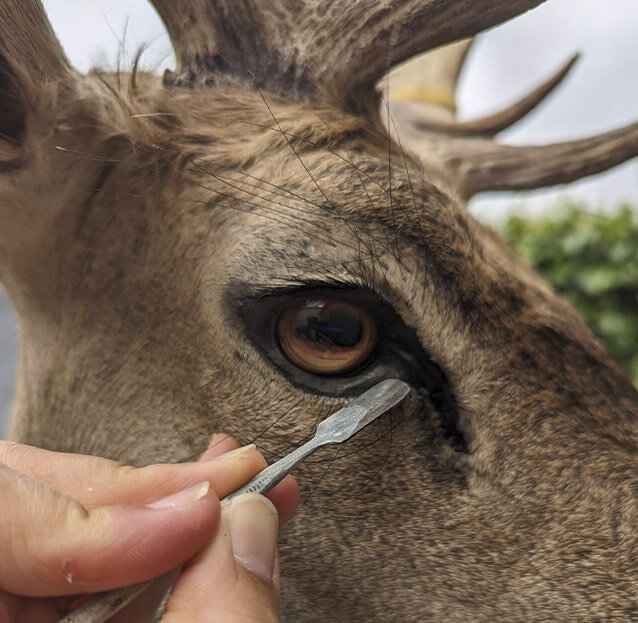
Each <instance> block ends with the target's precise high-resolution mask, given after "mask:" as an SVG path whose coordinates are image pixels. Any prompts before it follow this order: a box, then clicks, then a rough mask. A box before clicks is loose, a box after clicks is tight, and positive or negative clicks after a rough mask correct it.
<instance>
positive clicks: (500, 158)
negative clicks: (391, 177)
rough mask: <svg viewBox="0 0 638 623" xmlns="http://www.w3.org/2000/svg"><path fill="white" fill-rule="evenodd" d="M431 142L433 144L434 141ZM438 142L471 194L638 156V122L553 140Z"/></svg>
mask: <svg viewBox="0 0 638 623" xmlns="http://www.w3.org/2000/svg"><path fill="white" fill-rule="evenodd" d="M425 145H427V146H428V147H429V148H432V143H431V142H426V143H425ZM425 145H424V147H425ZM438 146H439V150H438V151H439V153H438V155H439V157H441V158H442V160H443V162H444V164H445V166H446V168H447V169H448V170H449V171H451V172H452V173H453V175H455V177H456V178H457V179H459V181H460V182H461V187H462V189H463V194H464V195H465V196H466V197H467V198H469V197H471V196H473V195H475V194H476V193H479V192H481V191H486V190H531V189H534V188H541V187H543V186H552V185H555V184H564V183H567V182H572V181H574V180H577V179H580V178H581V177H586V176H587V175H593V174H594V173H600V172H601V171H606V170H607V169H610V168H611V167H614V166H616V165H617V164H620V163H622V162H625V161H626V160H629V159H630V158H633V157H635V156H638V122H636V123H633V124H631V125H628V126H625V127H623V128H620V129H616V130H612V131H610V132H606V133H604V134H599V135H598V136H594V137H590V138H585V139H581V140H576V141H567V142H564V143H555V144H552V145H542V146H536V145H534V146H522V147H518V146H508V145H499V144H497V143H494V142H492V141H490V140H487V139H451V140H448V141H446V142H445V143H443V142H442V143H439V145H438ZM435 149H436V147H435Z"/></svg>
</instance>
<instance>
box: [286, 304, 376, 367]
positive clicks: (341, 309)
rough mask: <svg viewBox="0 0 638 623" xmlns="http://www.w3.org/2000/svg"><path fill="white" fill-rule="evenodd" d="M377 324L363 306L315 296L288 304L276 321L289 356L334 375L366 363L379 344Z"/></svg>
mask: <svg viewBox="0 0 638 623" xmlns="http://www.w3.org/2000/svg"><path fill="white" fill-rule="evenodd" d="M376 337H377V330H376V325H375V322H374V320H373V319H372V317H371V316H370V314H369V313H368V312H367V311H366V310H364V309H363V308H361V307H358V306H356V305H352V304H350V303H347V302H345V301H334V300H330V299H325V298H316V299H309V300H302V301H298V302H297V303H296V304H294V305H292V306H291V307H288V308H287V309H286V310H285V311H284V312H283V313H282V314H281V316H280V317H279V320H278V322H277V338H278V340H279V346H280V348H281V350H282V352H283V354H284V355H285V356H286V357H287V358H288V360H289V361H290V362H291V363H293V364H294V365H296V366H297V367H299V368H301V369H302V370H304V371H306V372H310V373H312V374H321V375H332V374H344V373H346V372H351V371H352V370H355V369H356V368H358V367H360V366H361V365H363V364H365V363H366V362H367V360H368V359H369V357H370V354H371V353H372V351H373V349H374V346H375V344H376Z"/></svg>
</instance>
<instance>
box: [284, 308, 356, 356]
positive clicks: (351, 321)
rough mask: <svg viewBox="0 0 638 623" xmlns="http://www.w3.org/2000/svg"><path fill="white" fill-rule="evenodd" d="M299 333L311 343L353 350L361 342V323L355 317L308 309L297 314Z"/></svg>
mask: <svg viewBox="0 0 638 623" xmlns="http://www.w3.org/2000/svg"><path fill="white" fill-rule="evenodd" d="M295 329H296V331H297V333H298V334H299V335H301V336H303V337H305V338H306V339H307V340H310V341H311V342H317V343H319V344H327V345H331V346H340V347H342V348H351V347H353V346H356V345H357V344H358V343H359V341H360V340H361V322H359V319H358V318H356V317H354V316H346V315H343V314H339V313H330V312H329V311H325V312H323V313H322V312H320V311H319V310H317V309H306V310H303V311H301V312H299V313H298V314H297V319H296V323H295Z"/></svg>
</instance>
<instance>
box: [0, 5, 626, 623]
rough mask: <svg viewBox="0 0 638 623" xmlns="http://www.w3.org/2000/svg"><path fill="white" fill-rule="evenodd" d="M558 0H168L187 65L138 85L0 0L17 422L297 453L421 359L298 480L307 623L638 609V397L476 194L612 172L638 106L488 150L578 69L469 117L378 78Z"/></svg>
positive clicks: (149, 442) (298, 585) (82, 436)
mask: <svg viewBox="0 0 638 623" xmlns="http://www.w3.org/2000/svg"><path fill="white" fill-rule="evenodd" d="M539 3H540V0H509V1H504V0H500V1H494V0H489V1H488V0H436V1H435V0H403V1H401V0H396V1H394V2H389V1H388V0H351V1H349V2H340V1H337V0H307V1H305V2H303V1H301V0H272V1H269V2H265V1H261V2H260V1H257V0H232V1H231V0H156V1H155V2H154V3H153V4H154V5H155V7H156V9H157V11H158V12H159V14H160V15H161V17H162V19H163V20H164V22H165V24H166V27H167V29H168V33H169V35H170V38H171V40H172V43H173V46H174V49H175V53H176V57H177V68H176V69H175V71H174V72H167V73H166V75H165V76H164V78H163V81H161V80H160V79H159V78H154V77H152V76H149V75H144V74H142V73H140V72H134V73H133V74H132V76H131V79H130V80H128V79H120V80H119V81H118V76H111V75H100V74H99V73H92V74H89V75H86V76H85V75H80V74H79V73H78V72H76V71H75V70H74V69H73V68H72V67H71V66H70V65H69V63H68V61H67V59H66V58H65V56H64V54H63V52H62V50H61V48H60V47H59V44H58V42H57V41H56V38H55V36H54V34H53V32H52V30H51V27H50V25H49V23H48V21H47V19H46V17H45V14H44V11H43V9H42V6H41V5H40V3H39V2H38V1H37V0H4V1H3V2H2V5H1V6H0V134H1V136H0V218H1V222H2V226H1V227H0V277H1V278H2V281H3V283H4V285H5V287H6V290H7V292H8V293H9V295H10V297H11V299H12V301H13V304H14V305H15V308H16V310H17V312H18V315H19V319H20V335H21V355H20V369H21V371H20V379H19V386H18V392H17V401H16V405H15V410H14V421H13V426H12V432H11V435H12V437H13V438H15V439H19V440H22V441H24V442H27V443H30V444H35V445H39V446H43V447H45V448H55V449H59V450H72V451H78V452H84V453H95V454H100V455H104V456H108V457H113V458H116V459H119V460H121V461H126V462H130V463H133V464H143V463H148V462H156V461H176V460H183V459H184V458H186V457H191V456H193V455H197V453H198V452H201V451H202V450H203V449H204V448H205V447H206V444H207V441H208V439H209V437H210V435H211V433H213V432H214V431H227V432H229V433H232V434H234V435H236V436H237V437H238V438H239V439H240V440H245V441H248V440H256V441H257V443H258V444H259V447H260V448H261V449H262V451H263V452H264V453H265V455H266V456H267V457H273V458H276V457H278V456H280V455H281V454H282V453H285V452H287V451H288V450H290V449H291V447H292V446H294V445H296V444H298V443H299V442H301V441H302V440H303V439H304V438H305V437H306V436H307V435H309V434H310V432H311V430H312V429H313V427H314V424H315V422H316V420H317V419H320V418H322V417H324V416H325V415H327V414H328V413H330V412H331V411H333V410H334V409H335V408H336V407H338V406H340V405H341V404H343V403H344V401H345V400H347V399H348V397H350V396H352V395H354V394H357V393H358V392H360V391H362V390H363V389H364V388H366V387H369V386H371V385H372V384H374V383H376V382H377V381H378V380H380V379H382V378H384V377H387V376H393V377H399V378H402V379H404V380H406V381H408V382H409V383H410V384H411V386H412V388H413V389H412V392H411V395H410V397H409V398H408V399H407V400H406V401H404V403H402V405H400V406H399V407H398V408H396V409H394V410H393V411H392V412H391V413H390V414H389V415H387V416H384V417H382V418H380V419H379V420H378V421H377V422H375V423H374V424H373V425H371V426H370V427H369V428H368V429H366V430H365V431H364V432H362V433H361V434H360V436H358V437H357V438H356V439H355V440H353V442H352V443H350V444H349V445H348V446H347V447H346V448H344V449H342V450H341V451H340V452H339V451H337V452H336V453H334V452H333V453H332V454H331V453H330V452H327V453H326V454H325V455H324V459H325V460H324V461H320V462H315V463H314V464H310V465H306V466H305V467H304V468H303V469H302V470H300V471H299V473H298V475H299V480H300V482H301V484H302V486H303V487H305V490H306V498H307V499H306V503H305V506H304V508H303V509H302V511H301V512H300V514H299V515H298V517H297V519H296V521H295V522H293V525H291V526H290V527H289V528H288V529H287V530H286V531H285V532H284V533H283V535H282V538H283V544H282V550H283V551H282V569H283V576H284V594H283V612H284V618H285V620H287V621H363V620H365V621H387V620H390V619H392V620H398V621H402V622H404V623H407V622H410V621H412V622H423V621H446V623H453V622H463V623H466V622H467V621H471V622H490V623H491V622H494V621H499V622H507V623H514V622H518V621H520V622H525V623H533V622H540V621H544V622H546V621H567V620H571V621H580V622H594V621H625V622H627V621H630V620H636V618H637V617H638V610H637V608H638V605H637V603H636V597H637V595H638V565H637V562H636V561H637V560H638V549H637V547H638V540H637V539H638V530H637V526H638V452H637V449H638V444H637V436H636V433H637V431H638V394H637V392H636V390H635V389H634V388H633V386H632V385H631V384H630V383H629V382H628V381H627V380H626V379H625V378H624V377H623V375H622V374H621V373H620V372H619V370H618V368H617V367H616V365H615V364H614V363H613V362H612V361H611V360H610V358H609V357H608V356H607V355H606V354H605V352H604V351H603V349H602V347H601V346H600V345H599V343H598V342H597V341H596V339H595V338H594V336H593V335H592V333H591V332H590V331H589V330H588V328H587V327H586V326H585V324H584V322H583V321H582V320H581V319H580V317H579V316H578V315H577V314H576V312H575V311H574V310H573V309H572V308H571V307H570V306H569V305H568V304H567V303H566V302H565V301H563V300H561V299H560V298H558V297H557V296H555V295H554V294H553V293H552V292H550V290H549V289H548V288H547V287H546V286H545V285H544V284H543V283H542V281H541V280H540V279H539V278H538V277H537V276H536V274H535V273H534V272H533V271H532V270H531V269H530V268H529V267H528V266H527V265H526V264H525V263H524V262H523V261H521V260H520V259H519V258H518V257H516V256H515V254H514V253H512V252H511V251H510V250H509V249H508V248H507V247H506V246H505V245H504V244H503V243H502V242H501V241H500V240H499V239H498V238H497V237H496V235H495V234H493V233H492V232H491V231H490V230H489V229H487V228H486V227H485V226H483V225H481V224H480V223H478V222H476V221H475V220H474V219H473V218H472V217H471V215H470V214H469V213H468V212H467V210H466V201H467V199H468V198H469V197H471V196H472V195H473V194H475V193H477V192H479V191H483V190H488V189H513V188H517V189H522V188H535V187H538V186H542V185H547V184H554V183H559V182H566V181H570V180H573V179H576V178H579V177H581V176H584V175H588V174H591V173H594V172H597V171H601V170H603V169H606V168H608V167H611V166H613V165H615V164H617V163H620V162H622V161H624V160H626V159H628V158H630V157H633V156H635V155H636V154H637V153H638V124H633V125H631V126H629V127H626V128H623V129H621V130H617V131H614V132H610V133H608V134H605V135H603V136H598V137H595V138H590V139H585V140H582V141H576V142H571V143H564V144H559V145H550V146H546V147H540V146H537V147H506V146H503V145H499V144H498V143H497V142H495V140H494V139H493V136H494V135H495V134H496V133H497V132H498V131H499V130H501V129H503V128H504V127H506V126H508V125H509V124H511V123H513V122H514V121H515V120H516V119H518V118H519V117H520V116H522V115H523V114H524V113H525V112H527V111H528V110H529V109H530V108H532V107H533V106H534V105H535V104H537V103H538V102H539V101H540V100H541V99H542V98H543V96H544V95H545V94H546V93H547V92H549V90H551V88H553V86H555V84H556V83H558V82H559V81H560V78H561V76H562V75H563V74H564V73H565V71H566V69H567V68H565V69H564V70H562V71H561V72H560V73H559V74H558V75H556V76H555V77H554V78H552V79H551V80H550V81H549V82H547V83H546V84H544V85H542V86H541V87H540V88H539V89H538V90H536V91H535V92H534V93H532V94H531V95H530V96H528V97H527V98H525V99H524V100H522V101H521V102H519V103H518V104H516V105H515V106H513V107H512V108H510V109H507V110H505V111H503V112H502V113H500V114H498V115H495V116H493V117H489V118H486V119H481V120H478V121H474V122H459V121H456V120H455V118H454V117H453V115H452V114H444V113H445V111H446V110H448V111H449V108H446V107H445V106H437V105H436V104H433V103H431V104H428V105H423V106H420V107H415V106H412V105H402V104H400V103H399V104H396V107H395V108H393V109H392V110H390V114H388V113H387V109H386V108H385V107H384V106H383V105H382V103H381V98H380V95H379V92H378V91H377V84H378V83H379V81H380V80H381V79H382V78H383V77H384V75H386V74H387V73H388V70H389V69H391V68H393V67H394V66H395V65H398V64H399V63H401V62H402V61H404V60H406V59H408V58H410V57H412V56H414V55H416V54H419V53H421V52H424V51H427V50H430V49H433V48H435V47H438V46H441V45H443V44H446V43H450V42H454V41H457V40H460V39H461V38H464V37H468V36H471V35H473V34H475V33H478V32H479V31H481V30H483V29H485V28H488V27H490V26H493V25H495V24H498V23H500V22H502V21H504V20H506V19H508V18H510V17H512V16H515V15H517V14H519V13H522V12H523V11H525V10H527V9H529V8H531V7H533V6H535V5H537V4H539ZM465 49H466V46H465V45H464V44H461V45H457V46H456V47H454V48H451V49H450V50H448V51H447V52H441V55H442V56H441V57H439V58H440V59H443V60H445V59H446V60H445V63H447V64H444V65H437V66H438V67H439V69H440V72H439V78H437V80H438V81H439V82H438V83H437V85H438V87H440V86H441V85H443V86H446V88H448V94H449V93H450V92H451V90H452V89H453V87H454V85H455V82H456V77H457V75H458V71H459V68H460V65H461V62H462V58H463V55H464V51H465ZM435 58H436V57H434V58H432V59H430V61H424V63H425V65H426V67H427V66H430V65H431V64H432V63H434V60H435ZM441 67H443V69H441ZM423 71H424V72H425V70H423ZM427 75H430V74H427ZM432 75H434V74H432ZM398 79H400V78H398ZM428 79H429V78H428ZM433 80H434V78H433ZM403 84H405V82H404V83H403ZM437 85H435V86H437ZM384 119H385V120H386V121H387V120H388V119H389V123H388V128H389V129H388V130H386V125H385V124H384ZM389 134H396V135H397V136H398V138H397V139H396V140H395V139H393V138H391V137H389ZM309 560H310V561H312V564H311V566H308V567H307V561H309Z"/></svg>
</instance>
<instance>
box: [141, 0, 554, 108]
mask: <svg viewBox="0 0 638 623" xmlns="http://www.w3.org/2000/svg"><path fill="white" fill-rule="evenodd" d="M543 1H544V0H403V1H397V0H350V1H349V2H343V1H342V0H308V1H307V2H305V3H300V2H299V1H298V0H277V1H274V0H273V1H271V2H261V1H260V0H152V2H153V4H154V6H155V8H156V9H157V11H158V13H159V14H160V16H161V17H162V19H163V21H164V23H165V24H166V28H167V30H168V33H169V35H170V37H171V41H172V43H173V47H174V49H175V53H176V56H177V59H178V68H177V70H176V72H175V73H171V74H168V75H167V76H166V83H167V84H169V85H189V84H197V83H204V84H210V83H213V82H218V81H220V80H223V79H224V78H227V77H229V76H232V77H234V78H239V79H242V80H245V81H247V82H249V83H250V84H253V85H254V86H257V87H259V88H264V89H267V90H269V91H272V92H275V93H280V94H282V95H286V97H289V98H291V97H292V98H295V99H299V100H308V99H313V98H315V97H316V95H317V93H318V92H321V91H325V90H330V91H331V92H332V93H333V94H336V95H337V96H338V97H339V98H340V100H341V101H342V103H344V104H345V105H346V106H347V107H348V108H351V109H355V110H358V109H359V107H360V106H361V101H365V103H366V108H367V107H368V104H369V101H370V100H369V97H366V96H373V95H374V93H375V86H376V83H377V82H378V81H379V79H380V78H382V77H383V76H384V75H385V74H386V73H387V72H388V71H389V70H390V69H391V68H392V67H394V66H395V65H397V64H399V63H401V62H402V61H404V60H406V59H408V58H411V57H412V56H415V55H416V54H419V53H421V52H424V51H426V50H430V49H432V48H435V47H438V46H440V45H442V44H445V43H449V42H452V41H457V40H459V39H462V38H465V37H468V36H471V35H474V34H476V33H478V32H479V31H481V30H484V29H486V28H489V27H491V26H494V25H496V24H499V23H501V22H503V21H505V20H507V19H509V18H511V17H514V16H515V15H518V14H519V13H522V12H524V11H526V10H528V9H530V8H532V7H535V6H537V5H538V4H540V3H541V2H543Z"/></svg>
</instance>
